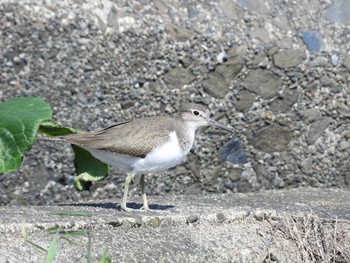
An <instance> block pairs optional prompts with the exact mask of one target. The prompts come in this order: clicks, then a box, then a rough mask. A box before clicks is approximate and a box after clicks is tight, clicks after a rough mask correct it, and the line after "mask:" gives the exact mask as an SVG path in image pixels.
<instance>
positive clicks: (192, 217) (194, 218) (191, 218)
mask: <svg viewBox="0 0 350 263" xmlns="http://www.w3.org/2000/svg"><path fill="white" fill-rule="evenodd" d="M198 220H199V216H197V215H190V216H188V217H187V224H193V223H195V222H197V221H198Z"/></svg>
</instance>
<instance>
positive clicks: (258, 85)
mask: <svg viewBox="0 0 350 263" xmlns="http://www.w3.org/2000/svg"><path fill="white" fill-rule="evenodd" d="M243 85H244V86H245V87H246V89H247V90H249V91H251V92H254V93H255V94H258V95H259V96H260V97H262V98H263V99H270V98H272V97H273V96H275V95H276V94H277V92H278V91H279V90H280V89H281V85H282V81H281V80H280V78H278V77H277V76H276V75H275V74H273V73H272V72H271V71H269V70H264V69H256V70H250V71H249V72H248V74H247V76H246V77H245V78H244V80H243Z"/></svg>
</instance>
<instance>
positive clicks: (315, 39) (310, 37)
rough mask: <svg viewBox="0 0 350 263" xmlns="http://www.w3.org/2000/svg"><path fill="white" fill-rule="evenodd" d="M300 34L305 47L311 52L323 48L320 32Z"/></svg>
mask: <svg viewBox="0 0 350 263" xmlns="http://www.w3.org/2000/svg"><path fill="white" fill-rule="evenodd" d="M301 36H302V38H303V41H304V43H305V45H306V46H307V48H308V49H309V50H310V51H312V52H318V51H321V49H323V41H322V38H321V35H320V33H318V32H316V31H304V32H301Z"/></svg>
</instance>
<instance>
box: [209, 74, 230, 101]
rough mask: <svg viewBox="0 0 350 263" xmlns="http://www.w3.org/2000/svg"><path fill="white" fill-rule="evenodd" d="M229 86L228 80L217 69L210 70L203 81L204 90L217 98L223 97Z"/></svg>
mask: <svg viewBox="0 0 350 263" xmlns="http://www.w3.org/2000/svg"><path fill="white" fill-rule="evenodd" d="M229 87H230V80H229V79H226V78H224V77H223V76H222V74H220V73H218V72H217V71H214V72H211V73H210V74H209V77H208V78H207V79H206V80H204V82H203V90H204V92H205V93H207V94H209V95H210V96H213V97H214V98H217V99H223V98H224V97H225V96H226V94H227V92H228V91H229Z"/></svg>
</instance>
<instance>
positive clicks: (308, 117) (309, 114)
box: [302, 108, 321, 123]
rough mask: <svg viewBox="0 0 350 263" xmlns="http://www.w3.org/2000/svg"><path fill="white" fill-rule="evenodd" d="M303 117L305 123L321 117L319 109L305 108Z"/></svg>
mask: <svg viewBox="0 0 350 263" xmlns="http://www.w3.org/2000/svg"><path fill="white" fill-rule="evenodd" d="M302 114H303V116H304V119H305V121H306V122H307V123H310V122H313V121H315V120H317V119H319V118H321V111H320V110H318V109H314V108H312V109H307V110H305V111H304V112H303V113H302Z"/></svg>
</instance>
